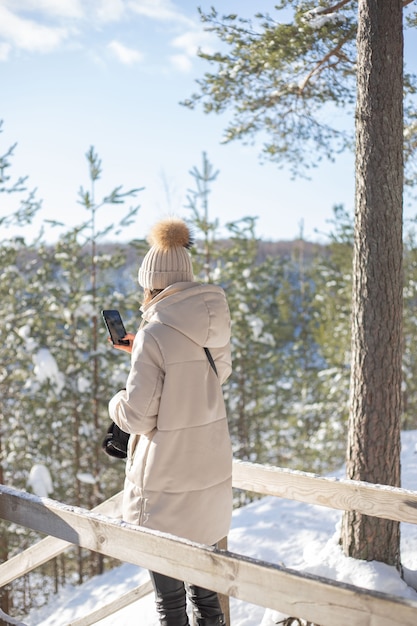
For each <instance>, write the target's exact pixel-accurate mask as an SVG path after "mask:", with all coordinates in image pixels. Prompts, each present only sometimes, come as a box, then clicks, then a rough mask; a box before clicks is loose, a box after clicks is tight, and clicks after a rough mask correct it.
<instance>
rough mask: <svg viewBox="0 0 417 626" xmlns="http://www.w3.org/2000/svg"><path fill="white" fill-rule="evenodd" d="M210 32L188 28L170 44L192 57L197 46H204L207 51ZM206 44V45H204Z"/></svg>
mask: <svg viewBox="0 0 417 626" xmlns="http://www.w3.org/2000/svg"><path fill="white" fill-rule="evenodd" d="M211 38H212V37H211V35H210V33H207V32H206V31H204V30H196V29H195V30H189V31H187V32H185V33H183V34H182V35H178V37H175V39H173V40H172V41H171V45H172V46H174V47H175V48H180V49H182V50H183V51H184V53H185V54H187V55H188V56H190V57H194V56H196V54H197V50H198V49H199V48H203V47H205V50H206V51H207V52H208V51H209V42H210V40H211ZM205 44H207V45H205Z"/></svg>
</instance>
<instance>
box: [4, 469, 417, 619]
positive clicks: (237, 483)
mask: <svg viewBox="0 0 417 626" xmlns="http://www.w3.org/2000/svg"><path fill="white" fill-rule="evenodd" d="M233 486H234V487H236V488H239V489H245V490H248V491H252V492H256V493H258V494H262V495H274V496H280V497H284V498H289V499H293V500H299V501H302V502H308V503H310V504H316V505H321V506H326V507H330V508H335V509H340V510H356V511H359V512H361V513H364V514H366V515H372V516H376V517H382V518H386V519H392V520H396V521H400V522H409V523H412V524H417V493H416V492H414V491H408V490H405V489H394V488H392V487H385V486H381V485H371V484H369V483H363V482H356V481H349V480H340V479H335V478H323V477H319V476H316V475H313V474H308V473H306V472H295V471H290V470H285V469H281V468H273V467H266V466H261V465H256V464H251V463H244V462H239V461H235V462H234V466H233ZM120 499H121V494H117V495H116V496H114V497H113V498H110V500H107V501H106V502H104V503H103V504H102V505H100V506H99V507H97V509H95V510H93V511H86V510H84V509H79V508H76V507H72V506H68V505H65V504H62V503H59V502H55V501H53V500H50V499H43V498H38V497H36V496H33V495H31V494H28V493H26V492H22V491H18V490H15V489H13V488H10V487H6V486H0V517H1V518H3V519H5V520H8V521H10V522H13V523H17V524H20V525H22V526H26V527H27V528H31V529H33V530H36V531H39V532H41V533H44V534H46V535H49V536H48V537H46V538H45V539H43V540H42V541H40V542H39V543H37V544H35V545H34V546H32V547H30V548H28V549H27V550H25V551H24V552H22V553H21V554H18V555H16V556H14V557H12V558H11V559H10V560H9V561H7V562H6V563H3V564H1V565H0V585H1V586H4V585H6V584H9V583H10V582H12V581H13V580H14V579H16V578H17V577H19V576H22V575H23V574H25V573H27V572H29V571H31V570H32V569H34V568H35V567H38V566H39V565H41V564H42V563H45V562H46V561H47V560H49V559H51V558H53V557H55V556H57V555H58V554H59V553H60V552H63V551H64V550H65V549H66V548H67V547H68V545H70V544H75V545H79V546H82V547H84V548H88V549H90V550H93V551H95V552H99V553H101V554H106V555H108V556H111V557H115V558H117V559H118V560H121V561H125V562H128V563H134V564H136V565H139V566H141V567H144V568H146V569H150V570H156V571H160V572H162V573H164V574H166V575H168V576H173V577H175V578H178V579H181V580H187V581H188V582H190V583H194V584H197V585H201V586H203V587H207V588H209V589H213V590H215V591H218V592H219V593H221V594H225V595H227V596H231V597H235V598H238V599H240V600H243V601H245V602H250V603H253V604H257V605H260V606H264V607H268V608H270V609H275V610H278V611H281V612H282V613H286V614H288V615H291V616H294V617H299V618H304V619H306V620H308V621H310V622H314V623H316V624H320V625H321V626H335V625H337V626H352V625H353V624H354V625H355V626H371V625H378V626H393V625H395V624H398V625H399V624H401V626H415V624H416V623H417V602H414V601H411V600H407V599H404V598H400V597H395V596H391V595H388V594H385V593H380V592H375V591H368V590H364V589H361V588H359V587H356V586H353V585H348V584H344V583H340V582H335V581H332V580H328V579H325V578H321V577H317V576H313V575H309V574H304V573H300V572H297V571H296V570H292V569H288V568H285V567H281V566H279V565H276V564H273V563H267V562H264V561H260V560H256V559H252V558H248V557H246V556H243V555H240V554H235V553H232V552H229V551H227V550H221V549H214V548H211V547H207V546H204V545H200V544H197V543H193V542H190V541H187V540H184V539H181V538H179V537H174V536H172V535H167V534H164V533H159V532H157V531H152V530H148V529H145V528H141V527H138V526H133V525H130V524H126V523H123V522H121V521H120V520H119V519H115V518H117V517H118V516H119V511H120ZM132 546H134V547H135V549H134V550H133V549H132ZM150 591H151V587H150V585H149V584H148V583H146V584H145V585H142V586H141V587H139V588H137V589H134V590H132V591H130V592H128V593H127V594H125V595H124V596H122V597H121V598H118V599H117V600H116V601H114V602H112V603H109V604H108V605H106V606H103V607H102V608H101V609H99V610H97V611H95V612H94V613H92V614H90V615H89V616H85V617H83V618H81V619H80V620H77V621H75V622H72V623H71V626H88V625H89V624H94V623H96V622H97V621H98V620H99V619H102V618H103V617H105V616H107V615H111V614H112V613H114V612H116V611H117V610H119V609H120V608H122V607H124V606H126V605H127V604H130V603H131V602H134V601H135V600H137V599H139V598H140V597H142V596H143V595H145V594H146V593H149V592H150ZM3 619H4V617H3Z"/></svg>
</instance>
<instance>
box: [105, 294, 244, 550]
mask: <svg viewBox="0 0 417 626" xmlns="http://www.w3.org/2000/svg"><path fill="white" fill-rule="evenodd" d="M143 318H144V319H145V320H146V322H148V323H147V324H146V325H145V326H144V327H143V328H141V329H140V330H139V331H138V333H137V335H136V337H135V341H134V344H133V350H132V363H131V370H130V373H129V376H128V379H127V384H126V391H119V392H118V393H117V394H116V395H115V396H114V397H113V398H112V399H111V401H110V404H109V413H110V417H111V419H112V420H113V421H114V422H115V423H116V424H117V425H118V426H119V427H120V428H121V429H122V430H124V431H126V432H129V433H131V437H130V440H129V450H128V459H127V465H126V480H125V489H124V498H123V519H124V520H125V521H127V522H131V523H133V524H139V525H141V526H146V527H147V528H152V529H155V530H160V531H163V532H167V533H172V534H174V535H178V536H181V537H185V538H187V539H190V540H192V541H197V542H199V543H205V544H214V543H216V542H217V541H218V540H220V539H221V538H222V537H225V536H226V535H227V533H228V531H229V526H230V520H231V513H232V451H231V443H230V437H229V430H228V424H227V418H226V410H225V405H224V401H223V394H222V390H221V384H222V383H223V382H224V381H225V380H226V379H227V378H228V376H229V375H230V373H231V356H230V314H229V308H228V305H227V301H226V297H225V294H224V292H223V290H222V289H221V288H220V287H217V286H215V285H206V284H205V285H202V284H199V283H195V282H183V283H175V284H174V285H171V286H170V287H168V288H166V289H165V290H164V291H163V292H162V293H160V294H159V295H158V296H157V297H156V298H154V299H153V300H152V302H151V303H150V304H149V305H147V306H146V307H144V312H143ZM204 346H206V347H208V348H209V349H210V352H211V354H212V356H213V358H214V361H215V364H216V369H217V373H218V376H216V374H215V372H214V371H213V369H212V367H211V366H210V364H209V362H208V359H207V356H206V354H205V351H204V349H203V348H204Z"/></svg>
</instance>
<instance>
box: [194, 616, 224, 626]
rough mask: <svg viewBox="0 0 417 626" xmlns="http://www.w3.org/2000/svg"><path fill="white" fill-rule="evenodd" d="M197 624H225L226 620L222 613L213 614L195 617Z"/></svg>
mask: <svg viewBox="0 0 417 626" xmlns="http://www.w3.org/2000/svg"><path fill="white" fill-rule="evenodd" d="M197 624H198V626H226V620H225V619H224V615H223V613H221V614H220V615H215V616H214V617H200V618H197Z"/></svg>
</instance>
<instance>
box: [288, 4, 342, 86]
mask: <svg viewBox="0 0 417 626" xmlns="http://www.w3.org/2000/svg"><path fill="white" fill-rule="evenodd" d="M347 1H348V0H343V4H346V2H347ZM339 4H342V2H340V3H339ZM349 39H350V35H346V37H345V38H344V39H342V40H341V41H339V43H338V44H337V46H336V47H335V48H333V49H332V50H329V52H328V53H327V54H325V55H324V57H323V58H322V59H320V61H319V62H318V63H317V65H316V66H315V67H314V68H313V69H312V70H311V72H309V73H308V74H307V76H306V78H305V79H304V81H303V83H302V85H301V86H300V94H302V93H303V91H304V89H305V88H306V86H307V84H308V83H309V82H310V79H311V78H312V77H313V76H314V74H317V72H319V71H321V68H322V67H323V65H324V64H325V63H326V61H328V60H329V59H330V58H331V57H332V56H336V57H338V58H339V59H340V58H341V56H342V55H341V54H340V50H341V49H342V47H343V46H344V45H345V43H346V42H347V41H349Z"/></svg>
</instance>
